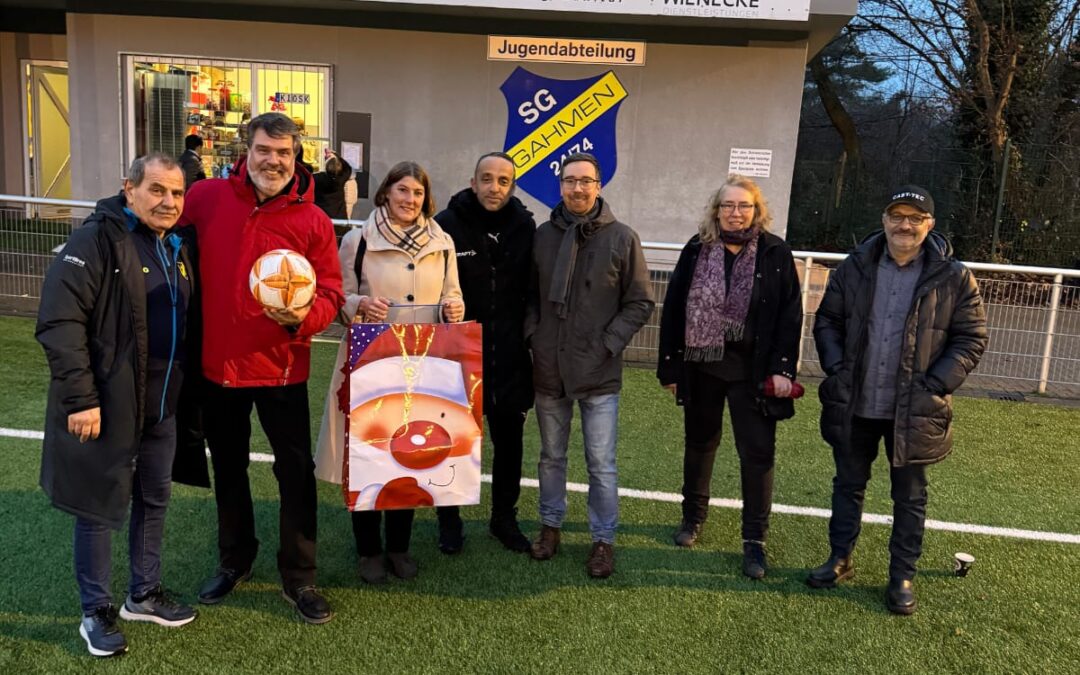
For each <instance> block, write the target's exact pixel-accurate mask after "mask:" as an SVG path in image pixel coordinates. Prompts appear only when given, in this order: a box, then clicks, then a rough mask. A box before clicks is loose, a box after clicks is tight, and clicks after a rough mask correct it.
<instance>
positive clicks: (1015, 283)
mask: <svg viewBox="0 0 1080 675" xmlns="http://www.w3.org/2000/svg"><path fill="white" fill-rule="evenodd" d="M37 207H45V208H44V209H39V208H37ZM93 207H94V202H89V201H78V200H58V199H43V198H38V197H23V196H19V195H0V311H9V312H10V311H18V312H26V313H32V312H35V311H36V310H37V301H38V299H39V296H40V289H41V279H42V278H43V276H44V273H45V269H46V268H47V267H48V265H49V263H50V262H51V261H52V258H53V257H54V255H55V251H56V250H57V248H58V247H60V246H61V245H62V244H63V243H64V242H65V241H66V240H67V237H68V235H69V234H70V232H71V230H72V228H74V227H76V226H77V225H78V224H79V223H81V222H82V219H83V217H85V214H86V213H88V212H89V210H90V209H92V208H93ZM65 210H66V212H65ZM75 213H81V214H83V215H75ZM333 222H334V224H335V225H337V226H339V227H355V226H356V225H358V224H359V222H360V221H355V220H354V221H345V220H335V221H333ZM643 246H644V247H645V249H646V257H647V259H648V260H649V267H650V270H651V271H652V278H653V282H652V285H653V290H654V292H655V294H656V298H657V309H656V311H655V312H654V314H653V316H652V317H651V318H650V320H649V322H648V323H647V324H646V326H645V327H644V328H643V329H642V330H641V331H640V332H639V333H638V334H637V335H636V336H635V337H634V340H633V341H632V342H631V344H630V348H629V352H628V358H629V359H630V360H635V361H643V362H648V361H653V360H655V358H656V353H657V349H658V342H659V319H660V312H661V310H662V307H663V298H664V294H665V292H666V290H667V277H668V273H669V272H670V270H671V268H672V267H673V266H674V262H675V258H676V256H677V254H678V252H679V251H681V250H682V247H683V245H682V244H673V243H668V242H644V243H643ZM794 256H795V259H796V263H797V267H798V270H799V273H800V277H801V281H802V308H803V325H802V334H801V339H800V350H799V372H800V373H804V374H809V375H818V374H821V370H820V366H819V364H818V362H817V350H816V347H815V345H814V337H813V332H812V328H813V321H814V314H815V312H816V310H817V307H818V305H819V304H820V302H821V296H822V295H823V294H824V291H825V286H826V284H827V282H828V275H829V273H830V271H831V269H832V268H833V267H835V264H836V263H838V262H839V261H841V260H843V259H844V258H846V257H847V255H846V254H844V253H824V252H817V251H795V252H794ZM965 264H967V266H968V267H969V268H970V269H971V270H972V271H973V272H975V273H976V276H979V277H980V279H979V284H980V288H981V290H982V294H983V297H984V300H985V302H986V306H987V313H988V323H989V330H990V347H989V348H988V350H987V352H986V354H985V355H984V356H983V360H982V362H981V363H980V365H979V368H978V369H977V370H976V372H975V373H974V374H973V376H972V379H973V380H975V381H978V382H979V383H980V385H979V386H981V388H985V389H989V390H1001V389H1006V390H1008V389H1013V390H1018V391H1032V390H1035V391H1037V392H1039V393H1041V394H1045V393H1050V394H1054V395H1058V396H1069V397H1077V396H1080V270H1070V269H1061V268H1053V267H1025V266H1017V265H1000V264H993V263H965ZM988 275H989V276H988ZM1003 275H1023V277H1024V278H1023V279H1014V278H1001V277H1002V276H1003Z"/></svg>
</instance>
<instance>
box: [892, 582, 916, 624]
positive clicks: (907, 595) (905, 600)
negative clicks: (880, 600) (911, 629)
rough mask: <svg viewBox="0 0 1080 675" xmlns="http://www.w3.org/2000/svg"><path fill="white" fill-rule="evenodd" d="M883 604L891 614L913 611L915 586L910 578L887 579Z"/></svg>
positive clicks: (910, 612) (906, 613) (912, 612)
mask: <svg viewBox="0 0 1080 675" xmlns="http://www.w3.org/2000/svg"><path fill="white" fill-rule="evenodd" d="M885 606H886V607H888V608H889V611H890V612H892V613H893V614H903V615H905V616H906V615H908V614H914V613H915V586H914V584H912V582H911V580H910V579H889V586H888V588H886V589H885Z"/></svg>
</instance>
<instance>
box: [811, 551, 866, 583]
mask: <svg viewBox="0 0 1080 675" xmlns="http://www.w3.org/2000/svg"><path fill="white" fill-rule="evenodd" d="M853 576H855V565H854V564H853V563H852V561H851V556H850V555H849V556H846V557H843V558H841V557H839V556H836V555H834V556H831V557H829V559H828V560H826V561H825V564H824V565H822V566H821V567H815V568H814V569H812V570H810V575H809V576H807V577H806V584H807V585H808V586H810V587H811V588H836V584H838V583H840V582H841V581H844V580H846V579H850V578H851V577H853Z"/></svg>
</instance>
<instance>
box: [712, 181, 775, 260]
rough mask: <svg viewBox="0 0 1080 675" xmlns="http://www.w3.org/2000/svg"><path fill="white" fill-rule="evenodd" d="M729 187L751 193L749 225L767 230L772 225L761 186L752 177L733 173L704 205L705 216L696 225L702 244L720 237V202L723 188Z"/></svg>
mask: <svg viewBox="0 0 1080 675" xmlns="http://www.w3.org/2000/svg"><path fill="white" fill-rule="evenodd" d="M729 187H737V188H742V189H744V190H746V191H747V192H749V193H750V194H751V195H753V197H754V219H753V220H752V221H751V223H750V224H751V227H753V226H758V227H760V228H761V229H762V230H764V231H765V232H768V231H769V227H770V226H771V225H772V214H771V213H769V205H768V204H767V203H766V202H765V197H763V196H762V194H761V188H760V187H758V184H757V183H755V182H754V179H752V178H748V177H747V176H743V175H740V174H737V173H733V174H730V175H729V176H728V177H727V180H725V181H724V184H723V185H721V186H720V187H719V189H717V190H716V192H714V193H712V196H710V197H709V203H708V204H707V205H706V207H705V217H704V218H702V220H701V224H700V225H698V235H699V236H700V237H701V243H703V244H708V243H711V242H714V241H716V240H718V239H719V238H720V222H719V218H720V202H721V201H723V196H724V190H725V189H726V188H729Z"/></svg>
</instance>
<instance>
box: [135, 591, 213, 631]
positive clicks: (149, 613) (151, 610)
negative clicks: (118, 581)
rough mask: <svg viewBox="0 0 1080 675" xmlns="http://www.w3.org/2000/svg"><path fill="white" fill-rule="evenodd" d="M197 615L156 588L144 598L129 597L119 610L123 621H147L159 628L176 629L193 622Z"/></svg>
mask: <svg viewBox="0 0 1080 675" xmlns="http://www.w3.org/2000/svg"><path fill="white" fill-rule="evenodd" d="M197 615H198V613H197V612H196V611H195V610H194V609H192V608H191V607H188V606H187V605H183V604H181V603H179V602H176V601H175V600H173V599H172V598H170V597H169V596H168V595H166V594H165V591H164V590H163V589H162V588H161V586H158V587H157V588H154V589H153V590H151V591H150V592H149V593H147V594H146V595H145V596H143V597H142V598H140V599H136V598H135V596H133V595H129V596H128V597H127V600H126V601H125V602H124V606H123V607H121V608H120V618H121V619H124V620H125V621H149V622H151V623H156V624H157V625H159V626H168V627H169V628H176V627H177V626H183V625H184V624H188V623H191V622H192V621H194V620H195V617H196V616H197Z"/></svg>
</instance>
